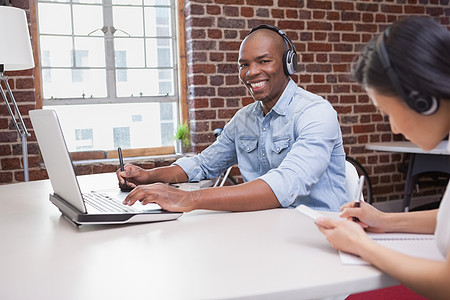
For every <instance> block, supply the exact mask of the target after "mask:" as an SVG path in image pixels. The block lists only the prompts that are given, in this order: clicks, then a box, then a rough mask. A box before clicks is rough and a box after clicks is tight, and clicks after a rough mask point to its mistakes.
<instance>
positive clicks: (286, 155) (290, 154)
mask: <svg viewBox="0 0 450 300" xmlns="http://www.w3.org/2000/svg"><path fill="white" fill-rule="evenodd" d="M236 163H237V164H238V167H239V170H240V172H241V175H242V178H243V179H244V182H248V181H252V180H255V179H261V180H264V181H265V182H266V183H267V184H268V185H269V186H270V188H271V189H272V191H273V192H274V194H275V196H276V197H277V199H278V201H279V202H280V204H281V206H283V207H288V206H292V207H296V206H298V205H299V204H305V205H307V206H310V207H312V208H315V209H319V210H328V211H339V209H340V207H341V206H342V205H343V204H344V203H345V202H347V199H346V193H345V153H344V147H343V143H342V135H341V130H340V126H339V122H338V120H337V114H336V111H335V110H334V109H333V107H332V106H331V104H330V103H329V102H328V101H326V100H324V99H323V98H322V97H320V96H317V95H315V94H312V93H310V92H307V91H305V90H303V89H301V88H300V87H298V86H297V85H296V84H295V82H294V81H292V80H290V81H289V83H288V85H287V87H286V89H285V90H284V92H283V94H282V95H281V97H280V99H279V100H278V101H277V103H276V104H275V106H274V107H273V108H272V110H271V111H270V112H269V113H267V115H264V114H263V110H262V106H261V103H260V102H259V101H258V102H255V103H252V104H250V105H247V106H246V107H244V108H242V109H240V110H239V111H238V112H237V113H236V114H235V116H234V117H233V118H232V119H231V120H230V122H228V124H227V125H226V126H225V127H224V129H223V131H222V133H221V135H220V136H219V137H218V139H217V140H216V141H215V142H214V143H213V144H212V145H211V146H209V147H208V148H206V149H205V150H204V151H202V152H201V153H200V154H198V155H196V156H194V157H190V158H181V159H179V160H177V161H176V162H175V164H176V165H178V166H180V167H181V168H182V169H183V170H184V171H185V173H186V174H187V176H188V177H189V181H199V180H202V179H206V178H215V177H217V176H218V175H219V174H220V173H221V172H222V171H223V170H226V169H227V168H228V167H229V166H232V165H234V164H236Z"/></svg>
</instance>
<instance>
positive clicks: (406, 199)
mask: <svg viewBox="0 0 450 300" xmlns="http://www.w3.org/2000/svg"><path fill="white" fill-rule="evenodd" d="M415 160H416V154H415V153H411V157H410V159H409V165H408V172H407V173H406V181H405V190H404V192H403V194H404V196H403V211H405V212H408V211H409V206H410V203H411V195H412V191H413V184H414V182H413V177H414V176H413V171H414V161H415Z"/></svg>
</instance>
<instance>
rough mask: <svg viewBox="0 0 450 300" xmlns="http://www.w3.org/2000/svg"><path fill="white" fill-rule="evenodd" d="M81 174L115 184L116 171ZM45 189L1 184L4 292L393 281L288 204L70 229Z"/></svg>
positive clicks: (266, 289) (128, 294)
mask: <svg viewBox="0 0 450 300" xmlns="http://www.w3.org/2000/svg"><path fill="white" fill-rule="evenodd" d="M80 182H81V185H82V186H83V187H85V190H90V189H92V188H93V187H97V188H98V187H99V186H98V184H99V183H102V182H103V183H104V184H105V183H106V185H103V187H105V188H106V187H107V186H109V187H111V186H116V185H117V184H116V179H115V175H114V174H101V175H90V176H81V177H80ZM50 192H51V186H50V184H49V181H47V180H44V181H37V182H28V183H18V184H12V185H3V186H0V195H1V199H0V236H1V240H2V242H1V245H0V265H1V268H0V280H1V284H0V298H1V299H16V300H19V299H77V300H79V299H120V300H123V299H133V300H135V299H218V298H220V299H236V298H241V299H242V298H245V299H253V298H254V299H311V298H319V297H325V296H330V295H341V294H349V293H355V292H361V291H365V290H371V289H377V288H381V287H387V286H392V285H395V284H398V283H397V282H396V281H395V280H394V279H392V278H391V277H389V276H387V275H384V274H383V273H381V272H380V271H378V270H377V269H375V268H374V267H371V266H344V265H342V264H341V263H340V260H339V256H338V254H337V252H336V251H335V250H333V249H332V248H331V246H330V245H329V244H328V242H327V241H326V240H325V238H324V236H323V235H322V234H321V233H320V232H319V231H318V230H317V228H316V227H315V225H314V224H313V223H312V222H311V221H310V220H309V219H307V217H304V216H303V215H301V214H299V213H298V212H297V211H295V210H292V209H273V210H267V211H259V212H249V213H227V212H212V211H195V212H191V213H187V214H185V215H183V216H182V217H181V218H180V219H178V220H176V221H169V222H162V223H153V224H138V225H126V226H125V225H121V226H98V225H97V226H95V225H89V226H85V227H83V226H82V227H80V228H77V227H75V226H74V225H72V224H71V223H69V222H68V221H67V220H66V219H65V218H64V217H61V215H60V213H59V211H58V210H57V209H56V208H55V207H54V206H53V205H52V204H51V203H50V202H49V200H48V194H49V193H50Z"/></svg>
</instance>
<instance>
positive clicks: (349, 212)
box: [317, 17, 450, 299]
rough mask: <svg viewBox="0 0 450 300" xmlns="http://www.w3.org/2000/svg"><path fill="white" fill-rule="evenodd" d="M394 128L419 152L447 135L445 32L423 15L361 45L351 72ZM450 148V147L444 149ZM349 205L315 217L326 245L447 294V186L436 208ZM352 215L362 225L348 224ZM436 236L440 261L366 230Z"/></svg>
mask: <svg viewBox="0 0 450 300" xmlns="http://www.w3.org/2000/svg"><path fill="white" fill-rule="evenodd" d="M353 73H354V76H355V78H356V80H357V81H358V82H359V83H360V84H361V85H362V86H363V87H364V89H365V90H366V91H367V93H368V95H369V97H370V98H371V100H372V101H373V103H374V105H375V106H377V108H378V109H379V110H380V112H381V113H382V114H384V115H387V116H389V122H390V124H391V128H392V131H393V132H394V133H402V134H403V135H404V136H405V137H406V138H407V139H409V140H410V141H411V142H413V143H415V144H417V145H418V146H420V147H421V148H423V149H424V150H430V149H433V148H434V147H435V146H436V145H437V144H439V143H440V142H441V141H442V140H443V139H444V138H445V137H446V135H447V134H448V133H449V131H450V32H449V31H448V30H447V29H446V28H444V27H443V26H441V25H439V24H438V23H437V22H435V21H433V20H432V19H429V18H426V17H408V18H405V19H402V20H400V21H397V22H396V23H394V24H392V25H391V26H390V27H388V28H387V29H386V31H385V32H384V33H383V34H381V35H380V36H378V37H376V38H374V39H373V40H372V41H371V42H369V44H368V45H367V46H366V49H365V51H364V53H363V54H362V55H361V56H360V58H359V60H358V62H357V63H356V64H355V66H354V70H353ZM449 151H450V149H449ZM353 206H354V203H353V202H351V203H347V204H346V205H344V206H343V207H342V212H341V217H343V218H346V220H332V219H329V218H319V219H318V220H317V225H318V227H319V229H320V231H321V232H322V233H323V234H325V236H326V237H327V239H328V241H329V242H330V243H331V245H332V246H333V247H334V248H336V249H338V250H342V251H345V252H349V253H353V254H356V255H359V256H361V257H362V258H363V259H364V260H366V261H368V262H369V263H371V264H373V265H374V266H376V267H377V268H379V269H380V270H382V271H384V272H386V273H387V274H389V275H391V276H392V277H394V278H395V279H397V280H398V281H400V282H402V283H403V284H404V285H406V286H407V287H409V288H411V289H412V290H414V291H416V292H417V293H419V294H421V295H424V296H426V297H429V298H433V299H449V297H450V255H449V250H450V184H449V185H448V186H447V190H446V192H445V194H444V197H443V199H442V202H441V205H440V208H439V211H438V210H430V211H420V212H409V213H383V212H381V211H379V210H377V209H375V208H374V207H372V206H370V205H369V204H367V203H361V207H360V208H356V207H353ZM352 217H357V218H358V219H359V220H360V222H359V223H356V222H353V221H351V218H352ZM364 229H365V230H367V231H371V232H411V233H435V234H436V242H437V245H438V248H439V250H440V251H441V252H442V254H443V255H444V257H446V259H445V261H443V262H440V261H431V260H426V259H420V258H415V257H410V256H407V255H404V254H401V253H398V252H395V251H393V250H390V249H388V248H385V247H383V246H381V245H379V244H377V243H376V242H374V241H372V240H371V239H370V238H369V237H368V236H367V235H366V234H365V232H364Z"/></svg>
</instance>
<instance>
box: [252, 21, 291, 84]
mask: <svg viewBox="0 0 450 300" xmlns="http://www.w3.org/2000/svg"><path fill="white" fill-rule="evenodd" d="M259 29H269V30H272V31H275V32H276V33H278V34H279V35H281V37H282V38H283V40H284V43H285V45H286V51H285V52H284V54H283V70H284V74H286V76H290V75H292V74H294V73H295V72H296V71H297V66H298V57H297V51H296V50H295V46H294V43H292V41H291V40H290V39H289V38H288V37H287V36H286V33H284V31H283V30H281V29H280V28H278V27H275V26H272V25H267V24H261V25H259V26H257V27H255V28H253V29H252V30H251V31H250V32H249V33H248V34H247V36H248V35H250V34H252V33H253V32H255V31H256V30H259Z"/></svg>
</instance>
